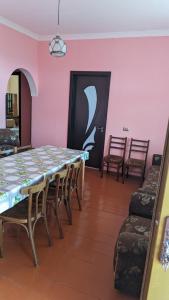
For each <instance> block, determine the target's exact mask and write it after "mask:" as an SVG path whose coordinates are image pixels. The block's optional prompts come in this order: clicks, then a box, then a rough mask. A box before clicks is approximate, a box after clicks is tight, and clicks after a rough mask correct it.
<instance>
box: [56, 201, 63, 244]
mask: <svg viewBox="0 0 169 300" xmlns="http://www.w3.org/2000/svg"><path fill="white" fill-rule="evenodd" d="M54 212H55V217H56V222H57V225H58V229H59V237H60V239H63V238H64V234H63V230H62V225H61V220H60V207H59V204H56V205H55V207H54Z"/></svg>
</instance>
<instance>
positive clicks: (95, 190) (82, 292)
mask: <svg viewBox="0 0 169 300" xmlns="http://www.w3.org/2000/svg"><path fill="white" fill-rule="evenodd" d="M85 182H86V183H85V194H84V200H83V211H82V212H79V211H78V210H77V205H76V202H74V204H73V206H74V207H73V225H72V226H70V225H67V222H66V217H65V216H64V214H63V229H64V235H65V238H64V239H63V240H59V239H58V231H57V229H56V224H55V220H54V218H53V216H52V215H51V216H50V224H49V225H50V232H51V236H52V239H53V246H52V247H50V248H49V247H47V239H46V236H45V234H44V232H43V224H41V223H39V224H38V226H37V228H36V237H35V238H36V245H37V249H38V255H39V259H40V266H39V267H38V268H34V267H33V264H32V256H31V250H30V246H29V241H28V239H27V236H26V234H25V232H24V231H23V230H22V229H21V230H16V229H15V228H13V227H8V228H7V229H6V234H5V241H4V244H5V245H4V246H5V249H4V252H5V257H4V258H3V259H1V260H0V299H1V300H16V299H17V300H18V299H19V300H20V299H24V300H113V299H115V300H132V299H134V298H131V297H129V296H126V295H123V294H121V293H119V292H118V291H116V290H115V289H114V288H113V269H112V261H113V249H114V245H115V241H116V238H117V235H118V231H119V228H120V226H121V224H122V222H123V220H124V218H125V217H126V216H127V212H128V204H129V199H130V194H131V192H133V191H134V190H136V188H137V187H138V182H136V181H133V180H130V179H129V180H128V181H127V183H125V184H124V185H123V184H122V183H120V182H119V183H118V182H116V181H115V179H114V178H112V176H110V175H108V176H107V175H105V176H104V178H103V179H101V178H100V176H99V173H98V171H95V170H89V169H87V170H86V176H85Z"/></svg>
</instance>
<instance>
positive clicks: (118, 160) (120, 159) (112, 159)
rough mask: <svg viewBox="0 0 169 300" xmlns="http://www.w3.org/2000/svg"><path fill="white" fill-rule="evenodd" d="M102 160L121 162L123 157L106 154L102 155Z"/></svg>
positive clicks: (114, 162)
mask: <svg viewBox="0 0 169 300" xmlns="http://www.w3.org/2000/svg"><path fill="white" fill-rule="evenodd" d="M104 161H105V162H107V163H113V164H122V163H123V157H122V156H118V155H107V156H105V157H104Z"/></svg>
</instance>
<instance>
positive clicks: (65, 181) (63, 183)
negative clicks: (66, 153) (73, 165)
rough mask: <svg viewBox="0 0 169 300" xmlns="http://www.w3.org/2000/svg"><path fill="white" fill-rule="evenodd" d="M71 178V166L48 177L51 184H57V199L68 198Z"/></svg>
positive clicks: (66, 166)
mask: <svg viewBox="0 0 169 300" xmlns="http://www.w3.org/2000/svg"><path fill="white" fill-rule="evenodd" d="M69 176H70V165H65V166H64V168H63V169H62V170H60V171H58V172H56V173H54V174H53V175H51V176H49V177H48V181H49V182H55V197H56V198H57V199H58V198H59V197H62V199H64V197H66V196H67V193H68V185H69Z"/></svg>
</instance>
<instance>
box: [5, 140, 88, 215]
mask: <svg viewBox="0 0 169 300" xmlns="http://www.w3.org/2000/svg"><path fill="white" fill-rule="evenodd" d="M88 158H89V153H88V152H87V151H81V150H74V149H68V148H61V147H56V146H51V145H46V146H41V147H39V148H35V149H31V150H28V151H25V152H21V153H17V154H14V155H11V156H7V157H4V158H0V213H2V212H4V211H5V210H7V209H9V208H11V207H13V206H14V205H15V204H17V203H18V202H20V201H22V200H23V199H24V198H23V197H24V196H23V195H21V193H20V191H21V189H22V188H23V187H25V186H29V185H32V184H35V183H36V182H38V181H39V180H40V179H41V178H43V177H44V176H49V175H52V174H54V173H56V172H57V171H59V170H61V169H62V168H63V167H64V166H65V164H70V163H73V162H75V161H76V160H78V159H82V162H83V164H82V166H83V167H82V172H81V180H80V197H81V198H82V195H83V187H84V167H85V160H87V159H88Z"/></svg>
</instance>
